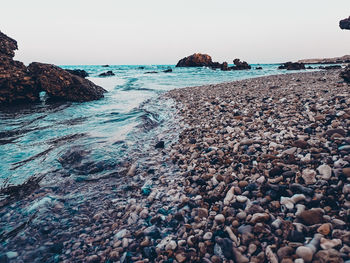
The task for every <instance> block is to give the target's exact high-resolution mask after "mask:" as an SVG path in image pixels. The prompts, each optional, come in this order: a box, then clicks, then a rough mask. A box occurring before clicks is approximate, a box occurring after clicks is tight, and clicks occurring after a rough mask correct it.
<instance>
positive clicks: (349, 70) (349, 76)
mask: <svg viewBox="0 0 350 263" xmlns="http://www.w3.org/2000/svg"><path fill="white" fill-rule="evenodd" d="M340 77H341V78H343V79H344V81H345V82H347V83H349V84H350V65H348V66H347V67H346V68H345V70H344V71H342V72H341V73H340Z"/></svg>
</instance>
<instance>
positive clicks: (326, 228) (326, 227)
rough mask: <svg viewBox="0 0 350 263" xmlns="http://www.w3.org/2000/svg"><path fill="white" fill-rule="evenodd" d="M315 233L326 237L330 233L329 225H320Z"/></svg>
mask: <svg viewBox="0 0 350 263" xmlns="http://www.w3.org/2000/svg"><path fill="white" fill-rule="evenodd" d="M317 232H318V233H320V234H322V235H324V236H327V235H328V234H329V233H330V232H331V224H329V223H327V224H322V225H321V226H320V227H319V228H317Z"/></svg>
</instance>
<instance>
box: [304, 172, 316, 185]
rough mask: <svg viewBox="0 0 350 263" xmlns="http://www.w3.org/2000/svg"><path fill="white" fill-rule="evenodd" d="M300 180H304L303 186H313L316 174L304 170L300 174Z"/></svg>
mask: <svg viewBox="0 0 350 263" xmlns="http://www.w3.org/2000/svg"><path fill="white" fill-rule="evenodd" d="M302 178H303V179H304V182H305V184H314V183H316V172H315V171H314V170H312V169H308V168H307V169H304V170H303V172H302Z"/></svg>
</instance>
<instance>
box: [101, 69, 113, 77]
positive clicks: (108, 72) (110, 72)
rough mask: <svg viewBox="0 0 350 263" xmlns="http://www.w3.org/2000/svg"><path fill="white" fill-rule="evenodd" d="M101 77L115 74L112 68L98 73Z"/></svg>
mask: <svg viewBox="0 0 350 263" xmlns="http://www.w3.org/2000/svg"><path fill="white" fill-rule="evenodd" d="M98 76H99V77H110V76H115V74H114V73H113V71H112V70H108V71H107V72H103V73H101V74H99V75H98Z"/></svg>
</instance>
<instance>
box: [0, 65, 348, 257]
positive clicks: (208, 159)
mask: <svg viewBox="0 0 350 263" xmlns="http://www.w3.org/2000/svg"><path fill="white" fill-rule="evenodd" d="M339 72H340V71H339V70H329V71H313V72H303V73H292V74H285V75H275V76H268V77H259V78H252V79H246V80H240V81H235V82H230V83H223V84H216V85H206V86H200V87H191V88H181V89H174V90H171V91H169V92H167V93H165V94H163V95H161V96H160V98H159V99H160V100H164V101H168V100H170V101H173V102H174V106H173V112H174V121H173V126H169V127H172V128H171V130H169V131H166V133H167V136H165V135H164V136H162V138H161V139H162V141H157V140H156V141H155V142H154V145H156V147H153V149H152V150H149V151H148V155H147V156H143V157H141V156H140V158H139V160H138V161H135V162H129V163H125V164H124V166H125V169H124V172H121V173H120V174H119V175H118V177H115V176H112V175H111V176H110V177H108V178H106V179H104V181H103V183H101V181H99V182H94V181H92V182H87V183H86V185H85V187H84V188H85V190H86V192H87V193H88V192H89V189H96V188H98V189H100V193H99V194H95V196H94V197H93V198H91V197H89V201H85V203H82V205H81V206H77V207H75V208H73V207H70V208H69V209H70V210H74V211H75V213H73V214H72V213H71V212H70V213H68V212H67V211H68V208H67V207H65V205H64V201H63V200H59V199H58V200H59V201H58V202H55V203H53V204H52V205H51V207H50V218H49V220H48V221H47V225H46V224H45V223H42V222H41V223H40V224H39V222H35V218H34V219H33V220H29V221H28V222H27V223H26V225H25V226H24V227H23V228H24V229H25V231H24V233H23V234H22V235H17V236H13V235H11V238H10V239H9V240H7V252H6V253H5V254H4V256H3V257H2V258H1V259H2V260H3V261H4V262H43V261H45V262H66V263H68V262H122V263H126V262H138V263H141V262H164V263H165V262H169V263H170V262H174V263H175V262H179V263H183V262H207V263H210V262H212V263H219V262H235V263H248V262H256V263H258V262H272V263H275V262H276V263H277V262H283V263H290V262H295V263H302V262H322V263H323V262H324V263H325V262H349V258H350V229H349V219H350V197H349V193H350V182H349V178H350V155H349V152H350V135H349V134H350V133H349V125H350V108H349V105H350V96H349V93H350V89H349V86H348V85H347V84H345V83H344V82H343V81H342V79H340V77H339ZM156 142H158V143H156ZM67 185H68V184H67ZM116 185H119V186H120V185H123V188H122V190H118V192H117V193H116V192H114V191H113V189H115V187H116ZM67 187H68V186H67ZM67 189H68V188H67ZM45 191H49V190H48V189H45V188H44V189H42V190H40V191H38V192H36V193H34V194H32V195H31V196H29V197H28V199H31V198H33V199H35V198H36V197H35V196H37V195H42V196H44V195H45ZM62 191H64V189H63V190H62ZM67 191H68V190H67ZM9 218H10V217H9ZM63 221H64V222H70V224H69V227H62V222H63ZM9 237H10V235H9ZM31 240H32V241H31ZM17 251H22V252H20V253H18V252H17Z"/></svg>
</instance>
